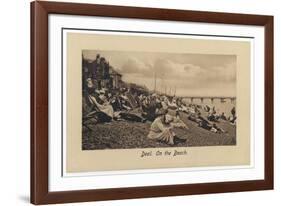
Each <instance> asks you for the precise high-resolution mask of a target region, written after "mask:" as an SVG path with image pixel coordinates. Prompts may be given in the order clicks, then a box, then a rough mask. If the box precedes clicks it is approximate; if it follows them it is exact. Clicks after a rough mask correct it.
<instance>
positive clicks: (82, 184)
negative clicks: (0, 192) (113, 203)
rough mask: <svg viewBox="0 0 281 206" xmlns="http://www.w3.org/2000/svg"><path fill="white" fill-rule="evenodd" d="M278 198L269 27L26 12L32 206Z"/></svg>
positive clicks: (207, 17) (53, 10)
mask: <svg viewBox="0 0 281 206" xmlns="http://www.w3.org/2000/svg"><path fill="white" fill-rule="evenodd" d="M266 189H273V17H272V16H262V15H248V14H231V13H215V12H199V11H184V10H169V9H156V8H136V7H121V6H105V5H92V4H76V3H58V2H46V1H44V2H41V1H35V2H32V3H31V202H32V203H34V204H49V203H50V204H51V203H67V202H80V201H98V200H114V199H125V198H143V197H160V196H174V195H191V194H205V193H221V192H236V191H251V190H266Z"/></svg>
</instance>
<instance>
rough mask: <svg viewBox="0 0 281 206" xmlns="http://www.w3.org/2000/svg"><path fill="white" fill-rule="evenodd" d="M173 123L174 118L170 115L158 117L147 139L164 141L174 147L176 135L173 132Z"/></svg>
mask: <svg viewBox="0 0 281 206" xmlns="http://www.w3.org/2000/svg"><path fill="white" fill-rule="evenodd" d="M172 122H173V117H172V116H171V115H169V114H165V115H163V116H160V117H157V118H156V119H155V120H154V121H153V122H152V124H151V126H150V131H149V134H148V136H147V138H149V139H155V140H159V141H163V142H166V143H167V144H169V145H173V144H174V137H175V136H176V135H175V133H174V132H173V131H172V125H171V123H172Z"/></svg>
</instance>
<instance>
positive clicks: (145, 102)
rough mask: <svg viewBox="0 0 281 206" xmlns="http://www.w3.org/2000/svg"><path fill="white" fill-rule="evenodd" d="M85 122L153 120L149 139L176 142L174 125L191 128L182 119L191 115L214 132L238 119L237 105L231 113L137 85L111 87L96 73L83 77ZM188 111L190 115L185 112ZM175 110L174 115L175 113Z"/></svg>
mask: <svg viewBox="0 0 281 206" xmlns="http://www.w3.org/2000/svg"><path fill="white" fill-rule="evenodd" d="M83 81H84V82H83V125H84V126H86V127H87V122H89V121H90V122H91V123H92V124H99V123H108V122H112V121H133V122H143V123H144V122H150V123H151V127H150V131H149V134H148V136H147V137H148V138H149V139H155V140H159V141H163V142H166V143H167V144H170V145H173V144H174V142H175V140H176V139H178V137H177V136H176V134H175V133H174V132H173V128H183V129H188V126H187V125H186V124H185V123H184V122H183V121H182V120H181V118H184V117H187V118H188V120H190V121H193V122H195V123H196V124H197V125H198V126H199V127H201V128H203V129H206V130H208V131H210V132H214V133H225V132H226V131H224V130H223V129H222V128H220V127H219V126H218V124H217V123H218V122H219V121H228V122H229V123H230V124H235V123H236V111H235V107H233V108H232V110H231V115H230V117H226V115H225V113H224V112H222V113H219V112H217V111H216V108H215V107H212V108H211V107H210V106H209V105H205V106H202V105H199V104H193V103H187V102H185V101H184V99H183V98H180V97H176V96H170V95H166V94H159V93H156V92H154V93H153V92H150V91H143V90H139V89H137V88H130V87H129V88H128V87H120V88H114V89H112V88H107V87H105V86H104V87H102V86H101V84H98V85H95V84H94V83H93V82H94V79H93V78H92V77H86V78H83ZM181 113H185V114H186V115H181ZM172 114H173V115H172Z"/></svg>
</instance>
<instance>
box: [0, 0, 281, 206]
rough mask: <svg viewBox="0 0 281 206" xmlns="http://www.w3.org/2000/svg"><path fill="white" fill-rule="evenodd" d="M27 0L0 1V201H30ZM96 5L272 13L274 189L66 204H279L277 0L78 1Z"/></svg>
mask: <svg viewBox="0 0 281 206" xmlns="http://www.w3.org/2000/svg"><path fill="white" fill-rule="evenodd" d="M76 1H77V2H78V1H79V0H76ZM29 2H30V1H28V0H5V1H1V7H0V8H1V12H0V17H1V18H0V24H1V32H0V37H1V38H0V71H1V73H0V97H1V100H0V105H1V106H0V133H1V135H0V138H1V143H0V153H1V155H0V162H1V170H0V205H5V206H9V205H13V206H19V205H28V204H29V166H30V165H29V104H30V102H29V58H30V57H29V51H30V50H29V38H30V37H29V34H30V33H29V30H30V25H29V17H30V16H29ZM79 2H88V3H97V4H116V5H127V6H143V7H161V8H174V9H187V10H206V11H220V12H236V13H252V14H268V15H274V16H275V25H274V26H275V63H274V66H275V190H274V191H259V192H243V193H241V192H240V193H229V194H213V195H197V196H183V197H168V198H149V199H138V200H122V201H107V202H98V203H78V204H70V205H145V204H146V205H197V206H200V205H216V206H219V205H223V206H225V205H227V206H232V205H235V206H237V205H244V204H251V205H255V206H258V205H263V206H264V205H280V200H281V179H280V177H281V161H280V160H281V140H280V138H281V127H280V123H281V117H280V116H281V109H280V104H281V91H280V90H281V70H280V68H281V58H280V54H281V43H280V41H281V6H280V5H279V2H280V1H278V0H275V1H274V0H259V1H257V0H256V1H253V0H235V1H234V0H232V1H230V0H209V1H204V0H182V1H181V0H161V1H160V0H139V1H138V0H135V1H130V0H80V1H79Z"/></svg>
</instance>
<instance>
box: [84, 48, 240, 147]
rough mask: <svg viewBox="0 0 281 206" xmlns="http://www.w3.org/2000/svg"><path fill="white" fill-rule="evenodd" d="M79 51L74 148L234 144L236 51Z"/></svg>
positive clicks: (235, 139) (235, 140)
mask: <svg viewBox="0 0 281 206" xmlns="http://www.w3.org/2000/svg"><path fill="white" fill-rule="evenodd" d="M81 56H82V62H81V70H82V76H81V80H82V93H81V94H82V95H81V98H82V100H81V101H82V108H81V109H82V120H81V122H82V131H81V132H82V140H81V141H82V150H104V149H136V148H164V147H211V146H235V145H236V142H237V138H236V121H237V118H239V117H237V112H236V70H237V56H236V55H224V54H193V53H168V52H145V51H144V52H140V51H108V50H82V53H81Z"/></svg>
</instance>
